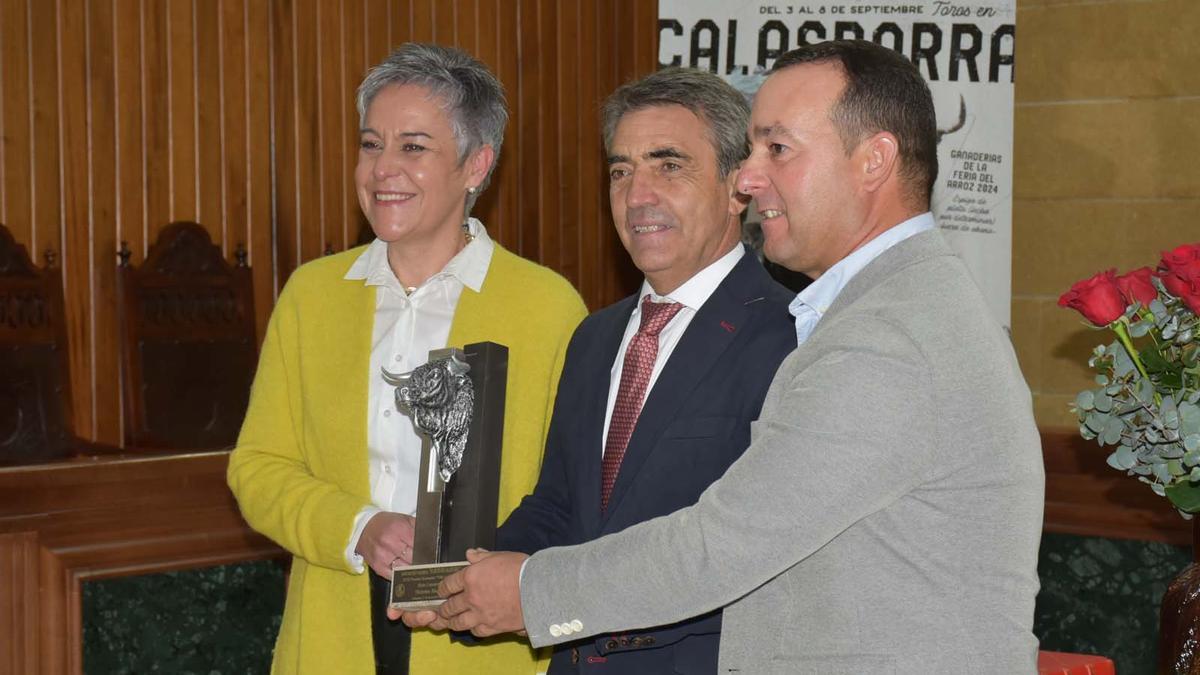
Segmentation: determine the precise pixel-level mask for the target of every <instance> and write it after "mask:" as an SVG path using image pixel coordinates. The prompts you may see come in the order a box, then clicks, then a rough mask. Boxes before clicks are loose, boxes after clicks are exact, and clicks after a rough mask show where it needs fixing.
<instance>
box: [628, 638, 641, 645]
mask: <svg viewBox="0 0 1200 675" xmlns="http://www.w3.org/2000/svg"><path fill="white" fill-rule="evenodd" d="M629 644H631V645H633V646H634V647H641V646H642V638H640V637H635V638H633V639H632V640H630V641H629Z"/></svg>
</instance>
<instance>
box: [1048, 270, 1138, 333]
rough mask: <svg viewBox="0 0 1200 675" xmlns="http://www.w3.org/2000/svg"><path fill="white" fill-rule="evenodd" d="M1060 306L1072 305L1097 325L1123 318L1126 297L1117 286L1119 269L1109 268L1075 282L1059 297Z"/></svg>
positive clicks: (1105, 324) (1071, 306) (1072, 307)
mask: <svg viewBox="0 0 1200 675" xmlns="http://www.w3.org/2000/svg"><path fill="white" fill-rule="evenodd" d="M1058 306H1059V307H1070V308H1071V309H1074V310H1077V311H1078V312H1079V313H1080V314H1082V315H1083V318H1085V319H1087V320H1088V321H1091V322H1092V323H1094V324H1096V325H1097V326H1107V325H1108V324H1110V323H1112V322H1114V321H1116V320H1117V319H1119V318H1121V315H1123V314H1124V313H1125V298H1124V297H1122V296H1121V289H1120V288H1119V287H1117V271H1116V270H1115V269H1112V270H1107V271H1104V272H1101V273H1099V274H1097V275H1096V276H1094V277H1092V278H1091V279H1084V280H1083V281H1077V282H1075V285H1074V286H1071V290H1069V291H1067V292H1066V293H1063V294H1062V297H1060V298H1059V299H1058Z"/></svg>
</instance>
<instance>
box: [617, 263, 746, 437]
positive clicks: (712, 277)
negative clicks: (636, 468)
mask: <svg viewBox="0 0 1200 675" xmlns="http://www.w3.org/2000/svg"><path fill="white" fill-rule="evenodd" d="M745 254H746V247H744V246H742V244H741V243H740V242H739V243H738V245H737V246H734V247H733V248H732V249H730V251H729V252H728V253H726V254H725V255H723V256H721V257H720V258H718V259H717V260H716V261H714V262H713V263H711V264H710V265H709V266H708V267H705V268H704V269H702V270H700V271H699V272H697V273H696V274H695V275H694V276H693V277H692V278H691V279H688V280H687V281H685V282H684V283H683V285H682V286H680V287H679V288H676V289H675V290H674V291H671V292H670V293H668V294H667V295H665V296H664V295H658V294H657V293H655V292H654V289H653V288H651V287H650V282H649V281H643V282H642V288H641V290H640V291H638V302H637V304H636V305H635V306H634V308H633V314H632V315H631V316H630V317H629V323H628V324H626V326H625V336H624V337H623V338H621V348H620V349H618V350H617V358H616V360H614V361H613V365H612V370H611V371H610V374H609V381H608V407H607V408H606V409H605V411H604V435H603V436H602V437H601V438H600V452H601V453H603V452H604V444H605V442H606V441H607V439H608V424H609V422H610V421H612V413H613V407H614V406H615V405H616V404H617V390H618V389H619V388H620V386H621V370H622V368H623V367H624V366H625V351H626V350H627V349H628V348H629V342H630V341H631V340H633V336H634V335H635V334H637V331H638V328H639V327H640V326H641V323H642V301H641V298H645V297H646V296H647V295H649V296H650V301H651V302H678V303H679V304H681V305H683V306H682V307H680V308H679V311H678V312H676V314H675V316H673V317H671V320H670V321H669V322H667V325H666V326H663V329H662V332H660V333H659V334H658V355H657V356H656V357H655V359H654V369H653V370H652V371H650V382H649V383H648V384H647V385H646V397H647V398H649V396H650V390H651V389H653V388H654V382H655V381H656V380H658V375H659V373H661V372H662V369H663V366H664V365H666V363H667V359H669V358H671V352H673V351H675V345H677V344H679V338H681V337H683V333H684V331H686V330H687V327H688V324H690V323H691V322H692V318H693V317H694V316H696V312H697V311H699V310H700V306H701V305H703V304H704V303H705V302H706V301H707V300H708V298H709V296H711V295H712V294H713V292H714V291H716V290H717V286H720V285H721V282H722V281H724V280H725V277H726V276H728V275H729V272H730V271H732V270H733V268H734V266H735V265H737V263H738V261H739V260H741V259H742V256H743V255H745Z"/></svg>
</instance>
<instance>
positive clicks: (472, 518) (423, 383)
mask: <svg viewBox="0 0 1200 675" xmlns="http://www.w3.org/2000/svg"><path fill="white" fill-rule="evenodd" d="M383 378H384V380H385V381H386V382H387V383H388V384H390V385H392V386H394V387H396V394H395V395H396V408H397V409H398V410H399V411H400V412H403V413H406V414H408V415H409V416H410V417H411V418H412V420H413V424H414V426H416V428H417V431H418V432H419V433H420V434H421V437H422V441H423V442H422V447H421V470H420V473H419V475H418V480H419V481H420V484H419V485H418V486H417V515H416V521H417V522H416V530H415V532H414V534H413V552H412V563H413V564H412V565H410V566H408V567H396V568H394V569H393V570H392V586H391V594H390V603H389V604H390V605H391V606H392V607H393V608H396V609H409V610H411V609H423V608H431V607H436V606H437V605H440V604H441V603H442V599H441V598H439V597H438V596H437V586H438V583H439V582H440V581H441V580H442V579H443V578H444V577H446V576H447V575H449V574H451V573H453V572H455V571H457V570H459V569H462V568H463V567H466V565H467V563H466V562H465V561H466V551H467V549H468V548H473V547H481V548H487V549H490V548H492V547H493V545H494V543H495V538H496V515H497V509H498V502H499V498H500V449H501V441H502V438H503V435H504V393H505V386H506V384H507V381H508V348H507V347H505V346H503V345H499V344H496V343H494V342H478V343H475V344H469V345H467V346H466V347H464V348H463V349H461V350H459V349H453V348H449V349H437V350H434V351H431V352H429V361H428V362H427V363H425V364H424V365H422V366H418V367H417V368H415V369H414V370H412V371H411V372H408V373H403V374H400V375H394V374H392V373H389V372H387V371H386V370H385V371H383Z"/></svg>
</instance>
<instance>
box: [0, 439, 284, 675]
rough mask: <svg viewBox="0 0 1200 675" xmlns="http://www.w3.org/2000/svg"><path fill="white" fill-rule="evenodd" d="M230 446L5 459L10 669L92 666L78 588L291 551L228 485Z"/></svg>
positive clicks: (5, 652) (0, 572)
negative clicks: (249, 520)
mask: <svg viewBox="0 0 1200 675" xmlns="http://www.w3.org/2000/svg"><path fill="white" fill-rule="evenodd" d="M228 462H229V453H227V452H212V453H196V454H188V455H173V456H169V457H140V458H112V459H99V460H91V461H87V460H84V461H78V462H64V463H59V464H45V465H37V466H24V467H8V468H0V672H4V673H47V674H55V675H57V674H60V673H61V674H68V673H80V672H82V639H83V631H82V626H81V619H80V586H81V585H82V583H83V582H84V581H87V580H89V579H104V578H111V577H121V576H132V575H137V574H152V573H157V572H167V571H172V570H178V569H185V568H193V567H204V566H210V565H219V564H225V563H231V562H238V561H243V560H255V559H263V558H275V557H282V556H283V555H284V554H283V551H282V550H281V549H279V548H278V547H276V546H275V545H274V544H272V543H271V542H270V541H268V540H267V539H265V538H263V537H262V536H261V535H258V534H256V533H254V532H252V531H251V530H250V528H249V527H248V526H246V524H245V522H243V521H242V518H241V515H240V514H239V513H238V510H237V505H236V504H235V503H234V501H233V496H232V495H231V494H230V493H229V489H228V488H227V487H226V486H225V467H226V465H227V464H228Z"/></svg>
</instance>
